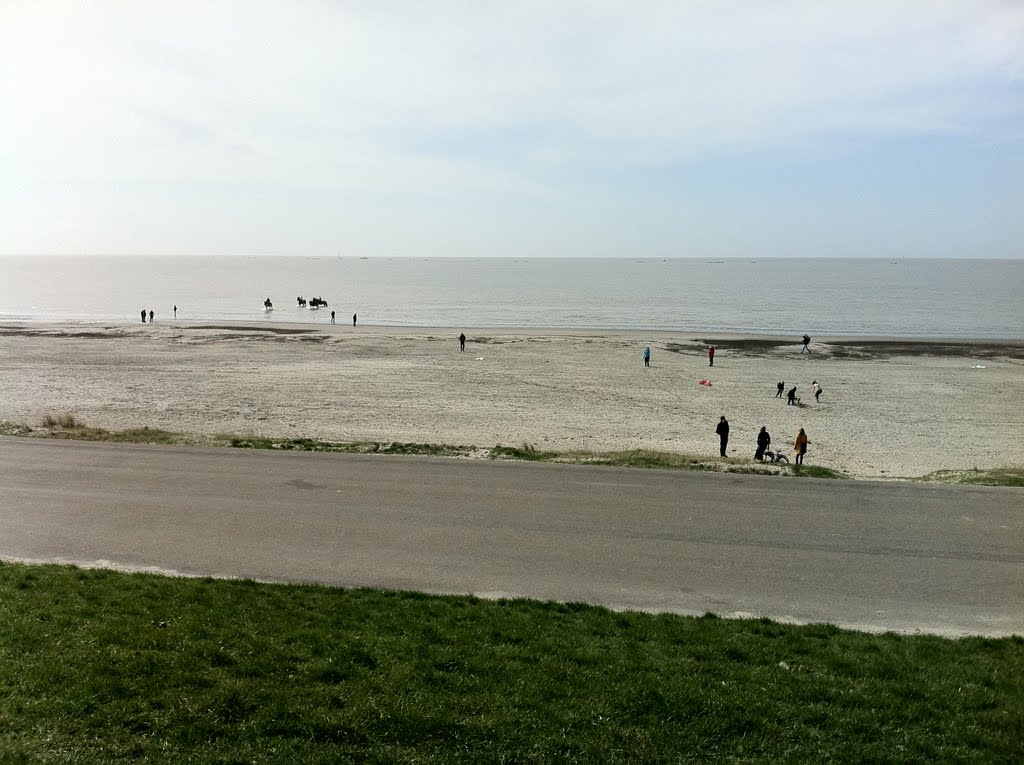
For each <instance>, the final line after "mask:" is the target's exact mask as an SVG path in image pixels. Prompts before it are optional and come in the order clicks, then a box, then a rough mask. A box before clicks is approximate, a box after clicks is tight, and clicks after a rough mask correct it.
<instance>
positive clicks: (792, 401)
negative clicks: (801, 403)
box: [786, 385, 799, 406]
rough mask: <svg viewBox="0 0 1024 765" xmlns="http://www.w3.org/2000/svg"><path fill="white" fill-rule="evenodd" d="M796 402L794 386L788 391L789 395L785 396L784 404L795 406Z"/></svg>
mask: <svg viewBox="0 0 1024 765" xmlns="http://www.w3.org/2000/svg"><path fill="white" fill-rule="evenodd" d="M798 400H799V399H797V397H796V386H795V385H794V386H793V387H792V388H790V389H789V393H787V394H786V403H787V404H790V405H794V406H795V405H796V403H797V401H798Z"/></svg>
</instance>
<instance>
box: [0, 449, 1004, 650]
mask: <svg viewBox="0 0 1024 765" xmlns="http://www.w3.org/2000/svg"><path fill="white" fill-rule="evenodd" d="M1022 517H1024V490H1021V489H1013V488H990V487H964V486H943V485H920V484H911V483H902V482H869V481H828V480H818V479H786V478H777V477H763V476H743V475H728V474H706V473H695V472H676V471H661V470H631V469H618V468H601V467H587V466H569V465H555V464H530V463H513V462H509V463H495V462H486V461H470V460H444V459H434V458H422V457H382V456H364V455H344V454H313V453H290V452H285V453H277V452H270V451H245V450H239V449H198V448H177V447H160V446H137V445H120V444H98V443H84V442H73V441H46V440H36V439H26V438H0V557H2V558H5V559H8V560H22V561H61V562H69V563H76V564H79V565H100V566H110V567H115V568H127V569H130V570H150V569H151V570H160V571H166V572H170V573H178V574H185V575H210V576H217V577H248V578H253V579H260V580H268V581H304V582H322V583H326V584H332V585H344V586H367V587H380V588H396V589H410V590H420V591H424V592H431V593H473V594H476V595H479V596H482V597H529V598H539V599H552V600H559V601H586V602H589V603H596V604H601V605H605V606H609V607H613V608H624V609H637V610H649V611H669V612H675V613H682V614H701V613H705V612H708V611H711V612H714V613H717V614H720V615H723V616H742V615H752V616H768V617H771V618H773V619H779V620H785V621H793V622H801V623H806V622H826V621H827V622H831V623H834V624H838V625H840V626H845V627H853V628H859V629H891V630H899V631H913V630H921V631H927V632H936V633H940V634H947V635H959V634H986V635H1007V634H1012V633H1018V634H1024V522H1022Z"/></svg>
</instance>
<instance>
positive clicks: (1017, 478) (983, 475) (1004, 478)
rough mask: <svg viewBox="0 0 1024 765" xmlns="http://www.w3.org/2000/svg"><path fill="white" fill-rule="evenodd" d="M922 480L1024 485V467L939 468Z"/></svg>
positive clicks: (979, 484) (969, 483) (986, 484)
mask: <svg viewBox="0 0 1024 765" xmlns="http://www.w3.org/2000/svg"><path fill="white" fill-rule="evenodd" d="M919 480H921V481H937V482H939V483H955V484H968V485H975V486H1024V468H1020V467H1005V468H995V469H993V470H978V469H974V470H937V471H935V472H934V473H929V474H928V475H926V476H923V477H922V478H920V479H919Z"/></svg>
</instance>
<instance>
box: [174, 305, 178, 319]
mask: <svg viewBox="0 0 1024 765" xmlns="http://www.w3.org/2000/svg"><path fill="white" fill-rule="evenodd" d="M174 318H175V319H177V318H178V306H174Z"/></svg>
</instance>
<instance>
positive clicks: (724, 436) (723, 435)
mask: <svg viewBox="0 0 1024 765" xmlns="http://www.w3.org/2000/svg"><path fill="white" fill-rule="evenodd" d="M715 432H716V433H717V434H718V439H719V441H720V446H719V450H718V451H719V453H720V454H721V455H722V456H723V457H724V456H725V447H726V445H728V443H729V421H728V420H727V419H725V415H724V414H723V415H722V419H720V420H719V421H718V427H717V428H715Z"/></svg>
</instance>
